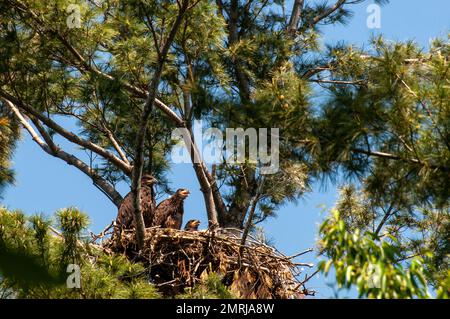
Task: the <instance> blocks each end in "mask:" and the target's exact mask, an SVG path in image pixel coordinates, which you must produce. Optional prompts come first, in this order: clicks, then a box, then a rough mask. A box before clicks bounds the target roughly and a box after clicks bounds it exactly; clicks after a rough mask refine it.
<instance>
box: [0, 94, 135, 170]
mask: <svg viewBox="0 0 450 319" xmlns="http://www.w3.org/2000/svg"><path fill="white" fill-rule="evenodd" d="M0 96H2V97H3V98H5V99H7V100H9V101H11V102H12V103H14V104H15V105H16V106H17V107H18V108H19V109H22V110H24V111H25V112H26V113H27V114H29V115H32V116H34V117H36V118H37V119H38V120H39V121H41V122H42V123H44V124H45V125H46V126H48V127H49V128H51V129H52V130H54V131H55V132H57V133H58V134H60V135H61V136H63V137H65V138H66V139H67V140H69V141H71V142H72V143H75V144H77V145H79V146H82V147H84V148H86V149H88V150H91V151H93V152H94V153H96V154H98V155H100V156H103V157H104V158H105V159H108V160H110V161H111V163H113V164H114V165H116V166H117V167H118V168H119V169H121V170H122V171H123V172H124V173H125V174H127V175H129V174H130V173H131V170H132V168H131V166H130V165H129V164H127V163H125V162H124V161H122V160H121V159H119V158H118V157H116V156H115V155H114V154H112V153H111V152H109V151H107V150H106V149H104V148H102V147H100V146H98V145H97V144H94V143H92V142H91V141H87V140H84V139H82V138H80V137H78V136H77V135H76V134H74V133H72V132H69V131H67V130H66V129H65V128H63V127H62V126H60V125H58V124H57V123H56V122H55V121H53V120H51V119H50V118H48V117H46V116H45V115H43V114H41V113H40V112H38V111H36V110H35V109H34V108H33V107H32V106H30V105H27V104H26V103H23V102H21V101H20V100H19V99H17V98H16V97H14V96H12V95H11V94H9V93H8V92H6V91H4V90H2V89H0Z"/></svg>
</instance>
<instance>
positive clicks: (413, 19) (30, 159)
mask: <svg viewBox="0 0 450 319" xmlns="http://www.w3.org/2000/svg"><path fill="white" fill-rule="evenodd" d="M370 3H372V2H371V1H367V2H365V3H363V4H359V5H355V6H354V7H353V8H354V11H355V15H354V17H353V19H352V20H351V22H350V23H349V24H348V25H346V26H337V27H326V28H324V29H323V35H324V39H323V43H335V42H336V41H342V40H344V41H347V42H349V43H353V44H355V45H357V46H362V45H365V44H366V46H367V41H368V39H369V38H370V37H371V36H372V35H374V34H380V33H381V34H383V35H384V36H385V38H387V39H389V40H398V41H406V40H415V41H416V42H417V43H418V44H419V45H421V46H424V47H427V46H428V44H429V40H430V38H434V37H446V35H447V33H448V32H449V31H450V23H449V22H450V1H448V0H428V1H423V0H407V1H406V0H391V3H390V4H388V5H385V6H383V7H382V8H381V29H368V28H367V26H366V19H367V17H368V13H367V12H366V8H367V6H368V4H370ZM58 142H60V145H61V146H63V147H64V148H65V149H72V150H73V152H75V153H77V154H83V152H82V151H80V150H77V149H74V148H73V146H71V145H70V144H68V143H65V142H63V141H58ZM71 147H72V148H71ZM84 156H85V154H84ZM13 161H14V168H15V170H16V172H17V176H16V179H17V182H16V185H15V186H13V187H9V188H7V189H6V191H5V193H4V194H3V196H4V199H3V205H6V206H7V207H8V208H11V209H21V210H23V211H25V212H27V213H29V214H32V213H39V212H43V213H45V214H47V215H51V214H53V212H55V211H56V210H57V209H59V208H63V207H67V206H77V207H78V208H80V209H81V210H83V211H85V212H86V213H88V215H89V216H90V218H91V229H92V230H93V231H94V232H98V231H100V230H101V229H103V227H104V226H105V225H107V224H109V223H110V222H111V220H113V219H114V218H115V215H116V208H115V206H114V205H113V204H112V203H110V202H109V201H108V200H107V199H106V197H105V196H104V195H103V194H102V193H101V192H100V191H99V190H98V189H96V188H95V187H94V186H93V185H92V181H90V180H89V178H87V177H86V176H85V175H83V174H82V173H81V172H79V171H77V170H75V169H74V168H73V167H70V166H68V165H66V164H65V163H63V162H62V161H60V160H59V159H55V158H53V157H50V156H48V155H47V154H44V153H43V152H42V151H41V150H40V149H39V147H38V146H37V145H36V144H34V143H33V141H32V140H31V139H30V138H29V137H28V135H26V134H24V138H23V139H22V141H21V143H20V144H19V147H18V148H17V151H16V153H15V156H14V159H13ZM169 179H170V180H171V181H172V185H171V186H172V188H173V189H177V188H179V187H186V188H189V189H190V190H191V196H190V197H189V198H188V200H187V201H186V206H185V211H186V215H185V220H188V219H191V218H198V219H200V220H201V221H202V225H203V226H205V225H206V218H205V216H204V204H203V199H202V196H201V193H200V190H199V185H198V183H197V180H196V178H195V175H194V173H193V170H192V167H191V165H189V164H176V165H173V167H172V171H171V173H170V175H169ZM118 189H119V191H120V192H121V193H122V194H125V193H127V192H128V186H127V185H125V184H124V185H119V187H118ZM336 199H337V192H336V185H332V184H330V183H325V184H321V183H316V184H314V187H313V192H311V193H308V194H306V195H305V196H304V197H303V198H302V199H301V200H300V201H299V202H298V204H297V205H294V204H291V205H287V206H285V207H283V208H282V209H281V210H280V211H279V212H278V217H277V218H276V219H271V220H269V221H267V222H265V223H264V224H263V225H262V226H264V228H265V231H266V234H267V237H268V238H270V239H271V240H272V242H273V243H274V244H275V245H276V247H277V248H278V249H279V250H280V251H282V252H284V253H285V254H287V255H291V254H294V253H297V252H300V251H303V250H305V249H307V248H310V247H314V243H315V240H316V235H317V225H318V224H319V222H320V221H321V219H322V218H323V216H324V211H326V209H329V208H331V207H332V206H333V203H334V202H335V200H336ZM301 261H302V262H317V257H316V256H315V254H314V253H311V254H309V255H306V256H303V258H302V259H301ZM306 271H307V270H306ZM332 282H333V280H332V278H326V279H324V278H322V277H320V276H319V277H315V278H313V279H312V280H311V281H310V282H309V285H308V288H311V289H314V290H316V291H317V292H318V294H317V297H319V298H327V297H332V296H333V289H332V288H330V287H329V286H328V285H327V283H332ZM345 295H349V296H355V293H354V291H351V292H349V293H346V292H344V293H341V294H340V296H345Z"/></svg>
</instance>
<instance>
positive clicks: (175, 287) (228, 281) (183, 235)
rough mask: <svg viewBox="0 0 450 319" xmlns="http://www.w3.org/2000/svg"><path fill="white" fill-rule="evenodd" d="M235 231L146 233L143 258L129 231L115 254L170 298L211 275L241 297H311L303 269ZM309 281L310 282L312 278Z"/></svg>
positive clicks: (149, 230) (156, 229)
mask: <svg viewBox="0 0 450 319" xmlns="http://www.w3.org/2000/svg"><path fill="white" fill-rule="evenodd" d="M241 237H242V232H241V231H239V230H235V229H216V230H204V231H194V232H191V231H183V230H176V229H169V228H159V227H152V228H147V229H146V230H145V246H144V249H143V250H142V251H141V252H140V253H139V254H137V253H136V252H137V249H136V241H135V234H134V231H128V232H124V233H123V234H122V238H120V240H118V241H117V240H116V244H114V245H113V247H112V248H113V249H114V250H116V251H121V252H125V253H126V254H127V255H128V256H129V257H131V258H133V259H137V260H140V261H142V262H144V263H145V265H146V266H147V267H148V269H149V274H150V278H151V281H152V282H153V283H154V284H155V285H156V286H157V287H159V289H160V290H161V291H162V292H163V293H164V294H166V295H169V296H171V295H172V296H173V295H175V294H177V293H180V292H183V291H184V289H185V288H186V287H194V286H195V285H196V284H198V283H199V282H202V281H203V280H204V279H205V278H206V277H207V276H208V274H209V273H211V272H215V273H217V274H219V275H221V276H222V278H223V279H222V282H223V283H224V284H225V285H226V286H228V287H229V288H230V289H231V291H232V292H233V293H234V294H235V295H237V296H238V297H240V298H283V299H284V298H289V299H293V298H295V299H296V298H303V297H304V296H305V295H308V294H310V293H311V292H309V291H308V290H307V289H306V288H305V287H304V283H305V281H306V280H304V281H303V282H302V281H301V280H300V279H299V278H300V275H301V272H302V269H303V268H302V266H305V265H306V266H308V264H301V263H296V262H294V261H293V259H294V257H295V256H292V257H287V256H285V255H283V254H282V253H280V252H279V251H277V250H276V249H275V248H273V247H270V246H268V245H266V244H264V243H262V242H259V241H257V240H255V239H254V238H252V237H251V236H249V237H248V238H247V240H246V243H245V245H244V246H243V245H241V241H242V239H241ZM306 278H307V277H306Z"/></svg>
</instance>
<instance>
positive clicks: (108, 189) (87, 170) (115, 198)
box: [2, 98, 123, 207]
mask: <svg viewBox="0 0 450 319" xmlns="http://www.w3.org/2000/svg"><path fill="white" fill-rule="evenodd" d="M2 100H3V101H4V102H5V103H6V105H7V106H8V107H9V108H10V109H11V110H12V111H13V113H14V114H15V116H16V117H17V119H18V120H19V121H20V123H21V124H22V126H23V127H24V128H25V129H26V130H27V131H28V133H29V134H30V136H31V137H32V139H33V140H34V141H35V142H36V144H38V145H39V146H40V147H41V148H42V149H43V150H44V151H45V152H46V153H47V154H49V155H52V156H54V157H57V158H59V159H61V160H63V161H65V162H66V163H67V164H69V165H73V166H75V167H76V168H78V169H79V170H80V171H82V172H83V173H84V174H86V175H87V176H89V177H90V178H91V179H92V180H93V181H94V183H95V184H96V185H98V187H99V188H100V189H101V190H102V191H103V192H104V193H105V194H107V195H108V197H109V198H110V199H111V201H112V202H113V203H114V204H115V205H116V206H117V207H119V206H120V204H121V203H122V200H123V198H122V196H121V195H120V194H119V193H118V192H117V191H116V190H115V189H114V187H113V186H112V185H110V184H109V183H108V182H107V181H106V180H104V179H103V178H102V177H101V176H100V175H98V173H97V172H96V171H95V170H93V169H92V168H91V167H89V166H88V165H87V164H86V163H84V162H83V161H81V160H80V159H78V158H77V157H76V156H74V155H72V154H69V153H66V152H65V151H63V150H62V149H61V148H59V147H58V146H56V145H55V144H54V143H53V142H51V146H49V145H48V144H46V143H45V142H44V140H42V138H41V137H40V136H39V135H38V134H37V133H36V131H35V130H34V128H33V127H32V126H31V125H30V123H28V121H27V120H26V119H25V117H24V116H23V115H22V113H21V112H20V110H19V108H18V107H17V106H16V105H15V104H14V103H13V102H11V101H10V100H8V99H6V98H2ZM40 131H42V127H40ZM45 139H46V140H48V141H51V139H50V138H49V137H48V136H47V134H45Z"/></svg>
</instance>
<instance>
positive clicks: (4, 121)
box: [0, 101, 19, 198]
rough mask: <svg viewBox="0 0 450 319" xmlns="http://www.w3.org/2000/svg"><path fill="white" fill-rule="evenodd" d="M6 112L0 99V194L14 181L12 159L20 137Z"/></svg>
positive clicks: (13, 122)
mask: <svg viewBox="0 0 450 319" xmlns="http://www.w3.org/2000/svg"><path fill="white" fill-rule="evenodd" d="M4 113H5V112H4V110H3V107H2V106H1V101H0V195H1V191H2V190H3V188H4V187H5V186H6V185H7V184H11V183H13V181H14V174H13V171H12V170H11V163H10V159H11V156H12V152H13V150H14V147H15V144H16V141H17V139H18V138H19V130H18V126H17V124H16V123H15V121H13V120H11V116H10V115H8V114H4ZM0 198H1V197H0Z"/></svg>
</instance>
